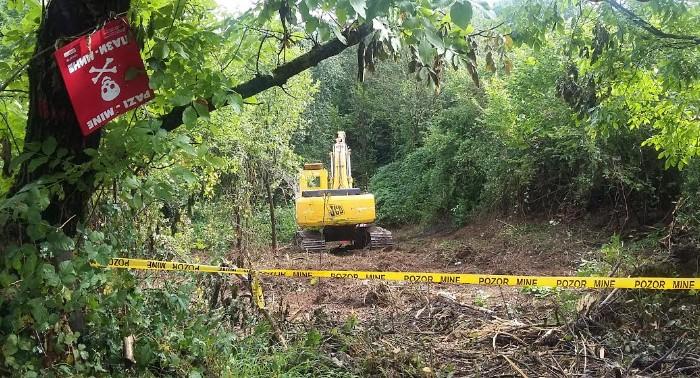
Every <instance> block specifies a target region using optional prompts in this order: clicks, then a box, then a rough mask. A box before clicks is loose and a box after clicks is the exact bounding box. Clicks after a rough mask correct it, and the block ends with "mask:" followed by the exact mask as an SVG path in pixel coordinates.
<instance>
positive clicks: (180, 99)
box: [170, 91, 192, 106]
mask: <svg viewBox="0 0 700 378" xmlns="http://www.w3.org/2000/svg"><path fill="white" fill-rule="evenodd" d="M191 101H192V93H189V92H184V91H183V92H178V93H177V94H175V95H174V96H172V97H170V102H171V103H172V104H173V105H175V106H183V105H186V104H189V103H190V102H191Z"/></svg>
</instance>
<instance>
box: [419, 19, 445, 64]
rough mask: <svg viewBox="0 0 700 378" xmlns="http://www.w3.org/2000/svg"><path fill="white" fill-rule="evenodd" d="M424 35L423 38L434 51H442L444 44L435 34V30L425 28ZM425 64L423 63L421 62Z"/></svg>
mask: <svg viewBox="0 0 700 378" xmlns="http://www.w3.org/2000/svg"><path fill="white" fill-rule="evenodd" d="M424 33H425V38H427V39H428V41H429V42H430V43H431V44H432V45H433V46H435V48H436V49H438V50H444V49H445V43H444V42H443V41H442V37H440V36H439V35H438V33H437V30H435V29H434V28H432V27H431V28H426V29H425V30H424ZM423 63H425V62H423Z"/></svg>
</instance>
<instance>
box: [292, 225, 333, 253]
mask: <svg viewBox="0 0 700 378" xmlns="http://www.w3.org/2000/svg"><path fill="white" fill-rule="evenodd" d="M296 243H297V246H299V248H301V249H302V250H304V251H306V252H321V251H324V250H325V249H326V240H325V239H324V238H323V234H322V233H321V231H312V230H304V231H297V234H296Z"/></svg>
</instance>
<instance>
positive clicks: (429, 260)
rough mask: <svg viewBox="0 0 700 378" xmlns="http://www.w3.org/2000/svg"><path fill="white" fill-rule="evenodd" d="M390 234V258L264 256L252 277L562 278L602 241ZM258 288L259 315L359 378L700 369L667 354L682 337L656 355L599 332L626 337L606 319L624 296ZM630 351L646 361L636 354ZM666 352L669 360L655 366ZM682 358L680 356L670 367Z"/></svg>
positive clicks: (299, 282) (547, 227) (350, 284)
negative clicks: (264, 308) (319, 334)
mask: <svg viewBox="0 0 700 378" xmlns="http://www.w3.org/2000/svg"><path fill="white" fill-rule="evenodd" d="M393 231H394V235H395V240H396V242H397V245H396V247H395V248H393V249H390V250H388V249H387V250H355V251H343V252H338V253H330V252H327V253H320V254H318V253H313V254H310V253H303V252H298V251H295V250H294V249H292V248H291V247H287V248H283V249H281V250H279V251H277V252H276V253H272V252H270V253H269V254H267V255H263V256H262V258H261V259H260V261H258V262H257V264H256V265H257V266H258V267H261V268H262V267H266V268H293V269H318V270H378V271H405V272H409V271H413V272H451V273H490V274H524V275H525V274H528V275H571V274H575V272H576V269H577V267H578V265H579V264H580V262H581V261H583V260H585V259H592V258H595V256H597V255H598V251H599V249H600V247H601V245H603V244H604V243H605V242H607V241H608V240H609V236H610V235H609V233H608V232H606V231H595V230H594V231H591V227H588V225H582V224H570V225H565V224H555V223H554V222H548V221H535V222H533V221H523V220H500V219H487V220H481V221H479V222H475V223H474V224H472V225H469V226H466V227H464V228H461V229H458V230H453V231H449V232H448V231H442V232H433V233H431V234H426V233H424V232H422V231H421V230H420V229H418V228H413V229H401V230H393ZM264 287H265V295H266V301H267V303H268V308H269V309H270V311H271V312H272V313H273V315H274V316H275V318H276V319H278V321H279V323H280V327H281V328H283V329H286V330H288V331H292V330H293V329H294V328H295V327H306V328H309V327H312V328H316V329H323V330H326V331H328V330H334V331H332V332H330V333H329V334H330V335H331V336H329V339H328V340H327V341H328V342H327V343H326V348H327V353H328V355H329V356H330V357H331V358H332V360H333V361H334V363H336V364H337V365H338V366H339V367H348V368H352V370H353V371H358V369H359V371H361V372H362V375H369V376H426V377H430V376H478V377H497V376H503V377H505V376H508V377H531V376H561V377H568V376H590V377H598V376H610V377H620V376H651V375H656V376H666V375H668V374H671V373H672V375H679V374H686V375H693V374H700V368H697V366H700V364H694V363H693V358H698V357H700V356H697V355H696V354H693V353H695V352H693V351H692V344H690V346H691V348H686V346H685V345H683V348H680V347H679V345H678V343H677V342H676V344H673V342H674V337H673V336H672V335H674V334H679V332H681V331H682V330H679V329H673V330H672V331H671V330H669V331H668V332H665V333H664V332H661V331H659V332H657V333H656V334H657V335H661V336H658V337H659V338H660V339H659V340H657V341H658V342H659V344H660V347H659V349H658V350H657V351H656V352H654V351H652V352H649V351H648V350H647V349H648V348H647V347H646V346H648V344H650V343H649V342H643V343H642V344H639V345H637V344H635V346H634V347H629V345H628V344H627V343H626V341H624V340H618V339H616V338H615V337H614V336H613V333H608V332H607V331H605V329H606V327H618V328H619V327H623V326H624V324H622V323H624V322H625V320H624V319H623V318H624V316H622V315H621V313H619V312H618V313H616V312H615V311H616V307H614V306H613V304H619V303H620V302H624V301H625V300H626V299H625V298H626V297H625V296H626V295H627V294H626V293H622V292H618V291H604V292H602V291H581V290H577V291H573V290H565V291H559V290H546V289H545V290H539V289H529V290H527V289H521V288H513V287H493V286H488V287H486V286H475V285H450V284H415V283H393V282H381V281H369V280H336V279H334V280H328V279H326V280H324V279H321V280H318V279H308V278H284V277H266V278H265V282H264ZM690 306H691V308H690V310H691V311H686V312H685V313H683V316H687V315H688V314H698V313H700V312H697V309H698V301H697V300H696V301H695V302H694V304H693V303H692V302H691V303H690ZM686 310H688V309H687V308H686ZM611 312H612V314H611ZM625 319H626V318H625ZM696 320H697V319H696ZM616 322H617V323H616ZM620 322H622V323H620ZM691 322H692V319H691ZM656 327H657V330H658V328H659V325H658V324H657V325H656ZM662 328H663V327H662ZM634 332H636V331H634V330H632V329H631V330H630V333H634ZM689 332H694V333H693V335H694V337H697V336H698V335H696V333H697V330H694V331H686V334H685V336H687V335H688V333H689ZM664 335H667V336H664ZM696 339H697V338H696ZM640 345H644V346H645V347H644V348H647V349H644V350H641V349H640V348H642V346H640ZM686 349H687V350H686ZM666 350H670V352H669V353H668V354H667V355H666V356H665V357H664V356H663V354H664V353H666V352H665V351H666ZM681 350H683V351H685V352H684V353H685V354H683V355H680V354H679V353H680V352H681ZM640 356H641V357H640ZM670 357H673V358H675V364H673V365H672V364H671V362H673V361H671V360H670ZM667 360H668V361H667ZM669 361H671V362H669ZM698 362H699V363H700V360H698ZM683 368H686V369H685V370H683ZM679 369H680V370H679Z"/></svg>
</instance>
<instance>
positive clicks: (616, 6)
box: [607, 0, 700, 45]
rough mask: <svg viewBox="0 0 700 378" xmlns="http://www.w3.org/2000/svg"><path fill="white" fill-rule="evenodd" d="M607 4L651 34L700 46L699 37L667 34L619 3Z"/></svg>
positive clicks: (610, 0)
mask: <svg viewBox="0 0 700 378" xmlns="http://www.w3.org/2000/svg"><path fill="white" fill-rule="evenodd" d="M607 3H608V4H610V6H611V7H613V8H614V9H616V10H618V11H620V12H621V13H623V14H624V15H625V16H626V17H627V18H629V19H630V20H631V21H632V22H634V23H635V24H636V25H637V26H639V27H640V28H642V29H644V30H646V31H648V32H649V33H651V34H653V35H655V36H657V37H659V38H664V39H677V40H683V41H689V42H691V43H693V44H696V45H700V37H698V36H693V35H682V34H674V33H667V32H665V31H663V30H661V29H659V28H657V27H656V26H654V25H652V24H650V23H649V22H648V21H647V20H645V19H643V18H641V17H640V16H638V15H637V14H635V13H634V12H632V11H631V10H629V9H627V8H625V7H624V6H622V4H620V3H618V2H617V1H615V0H607Z"/></svg>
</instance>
